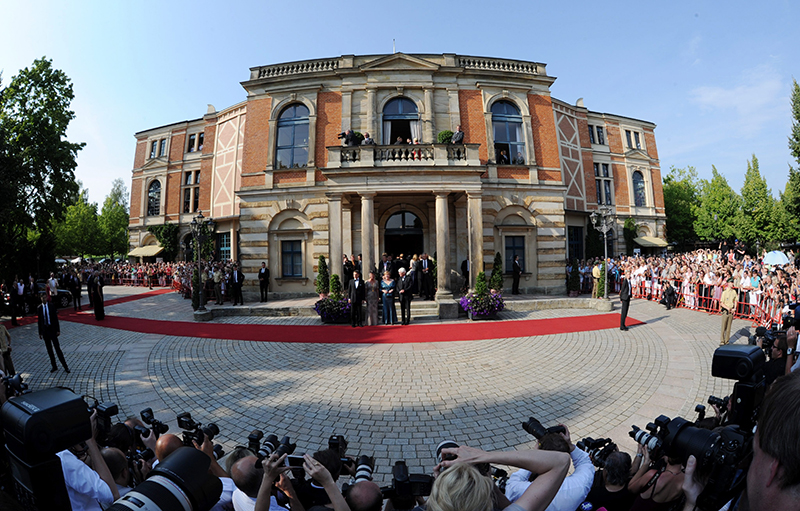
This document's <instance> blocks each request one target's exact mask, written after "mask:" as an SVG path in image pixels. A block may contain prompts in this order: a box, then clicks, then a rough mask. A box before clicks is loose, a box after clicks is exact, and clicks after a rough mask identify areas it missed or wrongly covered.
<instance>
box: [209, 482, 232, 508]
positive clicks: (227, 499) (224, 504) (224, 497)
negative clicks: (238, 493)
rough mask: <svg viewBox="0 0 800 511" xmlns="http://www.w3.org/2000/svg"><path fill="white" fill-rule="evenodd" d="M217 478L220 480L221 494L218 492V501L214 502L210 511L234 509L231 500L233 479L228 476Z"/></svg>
mask: <svg viewBox="0 0 800 511" xmlns="http://www.w3.org/2000/svg"><path fill="white" fill-rule="evenodd" d="M219 480H220V481H222V494H220V496H219V501H217V503H216V504H214V507H212V508H211V511H228V510H230V509H234V507H233V503H232V502H231V501H232V499H233V492H234V490H236V485H235V484H234V483H233V479H231V478H230V477H220V478H219Z"/></svg>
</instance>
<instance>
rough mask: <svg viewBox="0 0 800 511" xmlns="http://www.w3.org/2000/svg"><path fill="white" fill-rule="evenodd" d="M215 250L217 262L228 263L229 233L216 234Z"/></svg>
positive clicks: (229, 255) (229, 252)
mask: <svg viewBox="0 0 800 511" xmlns="http://www.w3.org/2000/svg"><path fill="white" fill-rule="evenodd" d="M217 250H218V251H219V260H220V261H228V260H229V259H230V258H231V233H229V232H221V233H219V234H217Z"/></svg>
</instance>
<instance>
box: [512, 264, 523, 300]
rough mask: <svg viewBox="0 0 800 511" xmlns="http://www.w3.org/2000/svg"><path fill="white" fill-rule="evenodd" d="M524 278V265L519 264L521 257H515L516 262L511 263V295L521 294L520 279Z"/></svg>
mask: <svg viewBox="0 0 800 511" xmlns="http://www.w3.org/2000/svg"><path fill="white" fill-rule="evenodd" d="M520 276H522V265H521V264H519V256H518V255H515V256H514V262H513V263H511V294H512V295H518V294H519V278H520Z"/></svg>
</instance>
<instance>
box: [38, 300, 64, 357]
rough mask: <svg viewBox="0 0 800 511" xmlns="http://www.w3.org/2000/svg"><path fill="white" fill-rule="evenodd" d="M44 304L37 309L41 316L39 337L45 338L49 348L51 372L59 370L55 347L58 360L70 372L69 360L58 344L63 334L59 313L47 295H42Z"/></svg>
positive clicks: (45, 343)
mask: <svg viewBox="0 0 800 511" xmlns="http://www.w3.org/2000/svg"><path fill="white" fill-rule="evenodd" d="M41 299H42V304H41V305H40V306H39V309H38V310H37V312H38V316H39V339H44V345H45V347H46V348H47V355H48V356H49V357H50V365H51V366H52V367H51V369H50V372H51V373H54V372H56V371H58V367H57V366H56V357H54V356H53V349H54V348H55V350H56V355H58V360H59V361H60V362H61V366H62V367H63V368H64V371H65V372H67V373H69V366H67V361H66V360H64V354H63V353H62V352H61V345H59V344H58V336H59V335H61V327H60V326H59V324H58V314H57V313H56V308H55V306H53V304H49V303H47V295H46V294H43V295H41Z"/></svg>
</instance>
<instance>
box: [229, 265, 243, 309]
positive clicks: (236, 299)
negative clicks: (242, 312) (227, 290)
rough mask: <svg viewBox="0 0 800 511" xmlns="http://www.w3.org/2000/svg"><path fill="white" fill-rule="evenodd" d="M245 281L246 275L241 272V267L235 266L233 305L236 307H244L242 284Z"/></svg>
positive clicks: (232, 284) (232, 274)
mask: <svg viewBox="0 0 800 511" xmlns="http://www.w3.org/2000/svg"><path fill="white" fill-rule="evenodd" d="M243 281H244V273H242V272H241V271H239V265H238V264H234V265H233V271H232V272H231V281H230V285H231V294H232V295H233V304H234V305H239V304H241V305H244V297H242V282H243Z"/></svg>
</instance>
